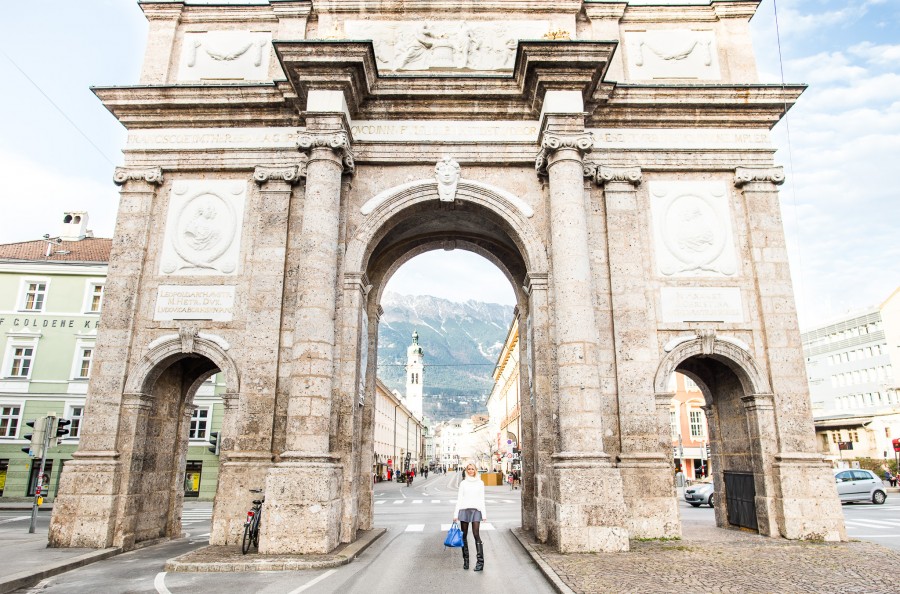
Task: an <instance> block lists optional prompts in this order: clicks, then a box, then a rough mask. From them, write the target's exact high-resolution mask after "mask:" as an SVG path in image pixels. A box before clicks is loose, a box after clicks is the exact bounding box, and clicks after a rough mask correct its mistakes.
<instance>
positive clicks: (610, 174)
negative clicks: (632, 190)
mask: <svg viewBox="0 0 900 594" xmlns="http://www.w3.org/2000/svg"><path fill="white" fill-rule="evenodd" d="M585 172H586V173H587V172H588V166H587V165H586V166H585ZM592 172H593V179H594V183H596V184H597V185H598V186H605V185H606V184H611V183H626V184H631V185H632V186H634V187H637V186H639V185H641V182H642V181H643V175H642V173H641V168H640V167H609V166H607V165H594V167H593V170H592Z"/></svg>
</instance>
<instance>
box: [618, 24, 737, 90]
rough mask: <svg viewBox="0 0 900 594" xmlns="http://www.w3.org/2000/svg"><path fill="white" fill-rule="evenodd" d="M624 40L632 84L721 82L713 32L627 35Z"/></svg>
mask: <svg viewBox="0 0 900 594" xmlns="http://www.w3.org/2000/svg"><path fill="white" fill-rule="evenodd" d="M623 39H624V42H625V47H626V48H627V49H626V51H627V60H626V62H627V65H628V79H629V80H652V79H658V78H686V79H699V80H720V79H721V78H722V77H721V74H720V72H719V60H718V57H717V54H716V52H717V50H716V36H715V33H713V32H712V31H692V30H690V29H664V30H658V31H626V32H625V33H624V34H623Z"/></svg>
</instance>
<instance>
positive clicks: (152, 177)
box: [113, 167, 163, 186]
mask: <svg viewBox="0 0 900 594" xmlns="http://www.w3.org/2000/svg"><path fill="white" fill-rule="evenodd" d="M130 181H143V182H147V183H148V184H153V185H156V186H158V185H160V184H162V183H163V173H162V167H149V168H143V169H141V168H136V167H116V172H115V173H114V174H113V182H114V183H115V184H116V185H117V186H124V185H125V184H126V183H128V182H130Z"/></svg>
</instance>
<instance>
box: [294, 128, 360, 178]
mask: <svg viewBox="0 0 900 594" xmlns="http://www.w3.org/2000/svg"><path fill="white" fill-rule="evenodd" d="M297 148H298V149H299V150H300V152H302V153H306V154H307V155H310V156H311V155H312V151H313V149H317V148H327V149H331V150H332V151H333V152H334V154H335V155H338V156H339V157H340V158H341V162H342V163H343V165H344V173H353V172H354V170H355V168H356V166H355V164H354V162H353V151H352V150H351V147H350V137H349V136H348V135H347V133H346V132H343V131H341V132H316V133H308V132H307V133H304V134H301V135H300V137H299V139H298V140H297Z"/></svg>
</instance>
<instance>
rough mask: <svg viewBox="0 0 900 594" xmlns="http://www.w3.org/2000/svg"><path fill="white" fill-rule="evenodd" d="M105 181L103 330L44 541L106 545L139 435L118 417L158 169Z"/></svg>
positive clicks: (119, 171)
mask: <svg viewBox="0 0 900 594" xmlns="http://www.w3.org/2000/svg"><path fill="white" fill-rule="evenodd" d="M113 181H114V182H115V183H116V184H117V185H119V186H122V189H121V191H120V200H119V212H118V216H117V218H116V230H115V234H114V235H113V241H112V247H111V249H110V262H109V273H108V274H107V277H106V289H105V296H104V299H103V312H102V313H101V314H100V320H101V325H102V328H103V330H102V332H100V334H99V336H98V337H97V350H96V356H95V357H94V365H93V369H92V370H91V380H90V384H89V388H88V396H87V401H86V405H85V413H86V414H85V418H84V420H83V422H82V425H81V436H80V441H79V445H78V451H76V452H75V453H74V454H73V455H72V460H71V461H69V462H67V463H66V465H65V468H64V470H63V475H62V477H61V479H60V485H59V493H58V494H57V497H56V500H55V502H54V506H53V509H54V513H53V519H52V520H51V525H50V546H52V547H92V548H104V547H109V546H112V545H113V539H114V532H115V530H114V526H115V524H116V521H117V519H116V518H117V514H119V513H121V512H120V506H119V505H118V503H117V500H118V497H119V495H120V494H121V495H122V496H123V497H125V498H129V497H131V495H129V493H130V491H128V490H127V489H128V484H129V480H128V479H124V478H123V474H127V473H128V472H130V471H131V469H132V468H133V466H134V464H139V462H140V461H139V460H137V461H135V460H132V459H131V458H130V456H131V452H132V444H133V442H134V440H135V439H142V437H141V436H140V435H136V434H135V433H134V432H135V431H140V430H141V429H140V428H139V427H138V425H136V424H133V423H131V422H130V421H129V418H130V417H129V414H128V413H127V411H124V412H123V413H122V417H121V418H120V409H121V407H122V402H123V400H124V399H125V398H126V397H125V395H123V391H124V389H125V380H126V378H127V374H128V363H129V361H130V359H131V348H132V339H133V336H134V319H135V315H136V310H137V301H138V295H139V287H140V284H141V278H142V276H143V272H144V258H145V257H146V253H147V245H148V243H149V237H150V224H151V217H152V213H153V203H154V200H155V198H156V195H157V192H158V188H159V186H160V185H161V184H162V183H163V174H162V170H161V169H160V168H159V167H152V168H143V169H135V168H125V167H118V168H116V172H115V175H114V177H113ZM145 429H146V427H144V430H145ZM120 489H121V491H120ZM124 509H126V511H127V508H124ZM84 518H93V520H94V521H85V520H84Z"/></svg>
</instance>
